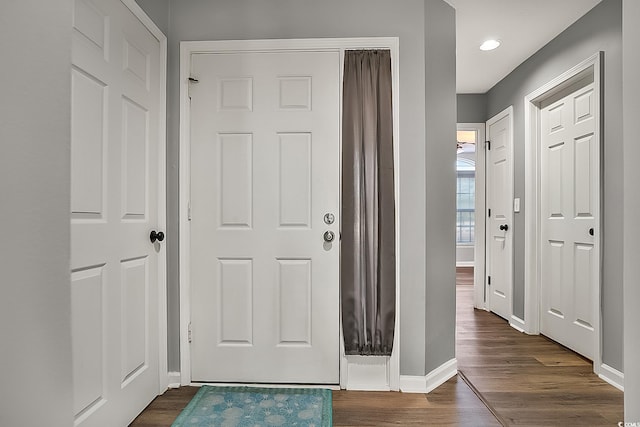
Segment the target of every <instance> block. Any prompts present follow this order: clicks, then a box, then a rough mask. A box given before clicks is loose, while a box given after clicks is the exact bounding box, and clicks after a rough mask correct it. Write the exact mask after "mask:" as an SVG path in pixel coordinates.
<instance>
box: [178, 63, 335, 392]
mask: <svg viewBox="0 0 640 427" xmlns="http://www.w3.org/2000/svg"><path fill="white" fill-rule="evenodd" d="M191 66H192V68H191V70H192V75H193V76H194V77H195V78H197V79H198V80H199V82H198V83H194V84H192V85H191V91H190V96H191V198H190V206H191V223H190V226H191V233H190V234H191V248H190V251H191V258H190V261H191V331H192V335H191V337H192V343H191V367H192V372H191V375H192V379H193V381H227V382H269V383H276V382H286V383H338V381H339V375H338V374H339V265H338V262H339V243H338V239H337V237H336V240H335V241H334V242H333V243H327V242H325V241H324V240H323V234H324V233H325V231H331V232H333V233H335V235H336V236H338V232H339V224H340V219H339V217H338V213H339V180H340V175H339V173H340V172H339V171H340V168H339V111H340V109H339V99H340V96H339V94H340V68H339V67H340V57H339V53H338V52H257V53H225V54H222V53H221V54H194V55H193V56H192V63H191ZM327 213H329V214H332V215H333V217H334V220H333V222H331V221H327V222H329V224H327V223H325V219H324V217H325V214H327Z"/></svg>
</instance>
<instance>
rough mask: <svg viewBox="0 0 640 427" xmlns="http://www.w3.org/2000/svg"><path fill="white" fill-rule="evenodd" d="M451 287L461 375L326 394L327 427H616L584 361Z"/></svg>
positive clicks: (158, 406) (166, 402)
mask: <svg viewBox="0 0 640 427" xmlns="http://www.w3.org/2000/svg"><path fill="white" fill-rule="evenodd" d="M456 281H457V286H456V295H457V337H456V338H457V341H456V342H457V346H456V357H457V360H458V370H459V372H461V374H460V375H458V376H457V377H454V378H452V379H450V380H449V381H447V382H446V383H445V384H443V385H442V386H440V387H439V388H437V389H436V390H434V391H433V392H431V393H429V394H427V395H424V394H408V393H388V392H358V391H344V390H341V391H334V392H333V422H334V425H335V426H391V425H396V426H397V425H402V426H407V425H420V426H427V425H437V426H446V425H449V426H474V427H475V426H499V425H501V424H502V425H506V426H512V425H513V426H531V427H534V426H535V427H540V426H560V425H562V426H572V425H573V426H614V425H617V423H618V422H619V421H622V413H623V394H622V392H620V391H618V390H617V389H615V388H614V387H612V386H610V385H609V384H607V383H605V382H604V381H602V380H600V379H599V378H598V377H597V376H596V375H595V374H593V372H592V366H591V362H589V361H588V360H585V359H583V358H582V357H580V356H578V355H576V354H575V353H573V352H572V351H570V350H567V349H565V348H564V347H562V346H560V345H559V344H557V343H555V342H553V341H551V340H548V339H547V338H545V337H542V336H528V335H525V334H522V333H520V332H518V331H516V330H515V329H513V328H511V327H510V326H509V325H508V324H507V323H506V321H504V320H502V319H501V318H499V317H498V316H496V315H494V314H491V313H488V312H485V311H482V310H475V309H474V308H473V299H472V298H473V270H472V269H458V271H457V274H456ZM463 377H464V378H466V380H467V381H468V382H467V381H465V380H464V378H463ZM196 391H197V388H196V387H182V388H180V389H173V390H168V391H167V392H165V394H164V395H162V396H159V397H158V398H156V399H155V400H154V401H153V402H152V403H151V404H150V405H149V407H147V409H145V411H144V412H143V413H142V414H141V415H140V416H139V417H138V418H137V419H136V420H135V421H134V422H133V424H132V426H137V427H160V426H170V425H171V423H172V422H173V420H174V419H175V418H176V417H177V416H178V414H179V413H180V411H181V410H182V409H183V408H184V407H185V406H186V405H187V403H188V402H189V400H190V399H191V397H192V396H193V395H194V394H195V393H196ZM483 401H484V405H483ZM485 405H487V406H485ZM487 408H489V409H487ZM492 413H493V415H492Z"/></svg>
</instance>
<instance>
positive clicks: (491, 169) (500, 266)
mask: <svg viewBox="0 0 640 427" xmlns="http://www.w3.org/2000/svg"><path fill="white" fill-rule="evenodd" d="M512 115H513V113H512V111H511V108H509V109H507V110H505V111H503V112H502V113H500V114H498V115H497V116H495V117H494V118H492V119H491V120H489V121H488V122H487V139H488V140H489V141H490V147H487V148H489V149H488V150H487V151H486V164H487V169H486V174H487V175H486V176H487V187H486V192H487V219H486V244H487V248H486V257H487V260H486V270H487V271H486V273H487V292H486V295H487V302H486V303H487V309H488V310H490V311H492V312H494V313H496V314H497V315H499V316H501V317H504V318H505V319H507V320H509V321H510V320H511V314H512V313H511V304H512V301H511V298H512V296H511V289H512V286H513V273H512V271H513V209H512V203H513V160H512V149H513V136H512V129H511V127H512Z"/></svg>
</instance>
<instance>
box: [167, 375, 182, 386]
mask: <svg viewBox="0 0 640 427" xmlns="http://www.w3.org/2000/svg"><path fill="white" fill-rule="evenodd" d="M167 387H168V388H180V372H169V385H168V386H167Z"/></svg>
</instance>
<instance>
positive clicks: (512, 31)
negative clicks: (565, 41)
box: [446, 0, 601, 93]
mask: <svg viewBox="0 0 640 427" xmlns="http://www.w3.org/2000/svg"><path fill="white" fill-rule="evenodd" d="M446 1H447V2H449V3H450V4H451V5H452V6H453V7H454V8H455V9H456V38H457V42H456V45H457V46H456V48H457V71H456V81H457V92H458V93H485V92H487V91H488V90H489V89H491V88H492V87H493V86H494V85H495V84H496V83H498V82H499V81H500V80H502V79H503V78H504V77H505V76H507V75H508V74H509V73H510V72H511V71H513V70H514V69H515V68H516V67H517V66H518V65H520V64H521V63H522V62H524V61H525V60H526V59H527V58H529V57H530V56H531V55H533V54H534V53H535V52H537V51H538V50H539V49H540V48H541V47H543V46H544V45H546V44H547V43H548V42H550V41H551V40H552V39H553V38H554V37H556V36H557V35H558V34H560V33H561V32H562V31H564V30H565V29H566V28H567V27H569V26H570V25H571V24H573V23H574V22H575V21H577V20H578V19H579V18H580V17H581V16H583V15H584V14H585V13H587V12H588V11H589V10H591V9H592V8H593V7H594V6H595V5H596V4H598V3H599V2H600V1H601V0H446ZM487 39H497V40H500V41H501V42H502V45H501V46H500V47H499V48H497V49H496V50H493V51H488V52H483V51H481V50H480V49H479V47H480V44H481V43H482V42H483V41H485V40H487Z"/></svg>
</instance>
